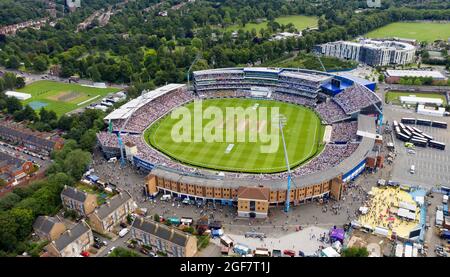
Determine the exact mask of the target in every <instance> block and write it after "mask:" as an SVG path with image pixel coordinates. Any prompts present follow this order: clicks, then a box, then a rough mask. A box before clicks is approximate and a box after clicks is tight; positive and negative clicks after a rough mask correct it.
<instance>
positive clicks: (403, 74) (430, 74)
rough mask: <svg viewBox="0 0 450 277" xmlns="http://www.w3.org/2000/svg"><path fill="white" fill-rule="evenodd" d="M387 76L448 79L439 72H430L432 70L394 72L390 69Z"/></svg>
mask: <svg viewBox="0 0 450 277" xmlns="http://www.w3.org/2000/svg"><path fill="white" fill-rule="evenodd" d="M386 74H387V75H388V76H389V77H431V78H433V79H442V80H443V79H447V78H446V77H445V76H444V75H443V74H442V73H441V72H439V71H430V70H394V69H388V70H386Z"/></svg>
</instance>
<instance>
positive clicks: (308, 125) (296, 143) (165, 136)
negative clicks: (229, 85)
mask: <svg viewBox="0 0 450 277" xmlns="http://www.w3.org/2000/svg"><path fill="white" fill-rule="evenodd" d="M255 104H259V108H260V107H269V108H270V107H279V112H280V114H281V115H282V116H284V117H285V118H287V121H286V125H285V127H284V128H283V130H284V134H285V140H286V145H287V151H288V153H289V154H288V155H289V162H290V164H291V167H295V166H297V165H299V164H301V163H304V162H305V161H307V160H308V159H310V158H311V157H313V156H314V155H315V154H317V152H318V151H319V150H320V149H321V146H320V145H319V143H320V142H321V141H322V139H323V133H324V129H325V128H324V127H323V126H322V125H321V122H320V119H319V117H318V116H317V115H316V114H315V113H314V112H313V111H311V110H309V109H307V108H305V107H300V106H297V105H293V104H287V103H282V102H277V101H269V100H253V99H214V100H206V101H203V104H202V105H203V110H205V109H206V108H207V107H210V106H215V107H218V108H220V110H221V111H222V112H223V113H224V115H225V109H226V107H242V108H244V109H245V108H247V107H251V108H252V107H255ZM185 107H187V108H188V109H189V110H190V111H191V114H193V109H194V104H193V103H190V104H188V105H186V106H185ZM259 108H258V109H259ZM268 115H269V117H270V112H269V111H268ZM193 120H194V119H193V118H192V120H191V121H192V122H193ZM234 120H235V122H234V130H235V131H236V132H246V137H247V138H248V134H249V132H250V129H251V127H248V126H251V125H250V124H248V125H245V124H246V122H245V121H243V122H244V125H243V124H242V123H243V122H238V121H237V118H235V119H234ZM271 120H272V119H271V118H267V120H262V119H261V118H260V119H259V120H258V122H259V124H258V129H254V131H255V132H259V131H260V130H261V129H260V128H261V125H267V126H270V122H271ZM178 121H179V120H177V119H172V118H171V117H170V116H167V117H165V118H163V119H161V120H160V121H158V122H156V123H155V124H153V125H152V126H151V127H150V128H149V129H147V130H146V131H145V133H144V136H145V140H146V141H147V143H149V144H151V145H152V146H153V147H155V148H157V149H159V150H160V151H161V152H163V153H165V154H166V155H168V156H171V157H172V158H174V159H175V160H178V161H181V162H183V163H186V164H190V165H194V166H198V167H204V168H210V169H216V170H222V171H235V172H253V173H271V172H281V171H285V170H286V166H285V159H284V151H283V146H282V144H281V136H278V139H279V140H278V142H279V147H278V148H277V149H276V150H275V151H274V152H273V153H262V152H261V151H260V150H261V149H260V146H261V145H262V144H263V143H262V142H261V141H258V142H248V139H247V140H246V142H232V143H230V142H205V141H203V142H175V141H174V140H173V139H172V137H171V132H172V127H173V126H174V124H176V123H177V122H178ZM263 121H264V122H263ZM267 122H269V123H268V124H267ZM208 123H210V124H211V120H206V119H204V120H203V127H204V126H206V125H207V124H208ZM216 123H217V122H216ZM216 123H215V124H216ZM247 123H248V122H247ZM219 125H220V126H221V127H219V128H222V127H223V128H224V129H225V126H224V125H225V123H224V122H223V121H220V122H219ZM219 125H217V126H219ZM242 126H246V127H243V128H242ZM268 128H269V130H270V127H268ZM193 129H194V128H192V131H191V133H190V134H191V135H192V136H193V132H194V130H193ZM269 132H270V131H269ZM230 144H234V147H233V148H232V149H231V151H229V153H227V148H228V147H229V146H230ZM267 144H268V143H266V144H265V145H267Z"/></svg>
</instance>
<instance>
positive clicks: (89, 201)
mask: <svg viewBox="0 0 450 277" xmlns="http://www.w3.org/2000/svg"><path fill="white" fill-rule="evenodd" d="M61 200H62V204H63V206H64V208H66V209H69V210H74V211H76V212H77V213H78V214H79V215H80V216H87V215H89V214H90V213H92V212H93V211H94V210H95V208H96V207H97V195H95V194H90V193H87V192H84V191H82V190H79V189H77V188H74V187H69V186H64V189H63V191H62V192H61Z"/></svg>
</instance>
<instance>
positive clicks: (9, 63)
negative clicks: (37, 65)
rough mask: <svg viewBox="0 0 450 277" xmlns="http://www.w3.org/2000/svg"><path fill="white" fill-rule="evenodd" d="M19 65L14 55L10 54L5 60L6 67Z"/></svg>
mask: <svg viewBox="0 0 450 277" xmlns="http://www.w3.org/2000/svg"><path fill="white" fill-rule="evenodd" d="M19 66H20V60H19V58H18V57H17V56H15V55H12V56H10V57H9V59H8V61H7V62H6V67H7V68H10V69H18V68H19Z"/></svg>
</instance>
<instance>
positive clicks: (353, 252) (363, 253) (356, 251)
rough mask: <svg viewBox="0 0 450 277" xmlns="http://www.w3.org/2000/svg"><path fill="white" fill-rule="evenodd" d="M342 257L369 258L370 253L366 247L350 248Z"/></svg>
mask: <svg viewBox="0 0 450 277" xmlns="http://www.w3.org/2000/svg"><path fill="white" fill-rule="evenodd" d="M341 256H342V257H368V256H369V251H367V248H365V247H349V248H346V249H344V250H343V251H342V254H341Z"/></svg>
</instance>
